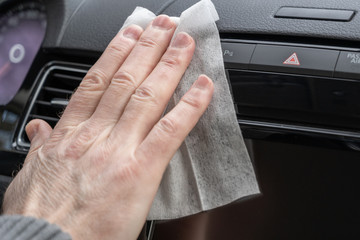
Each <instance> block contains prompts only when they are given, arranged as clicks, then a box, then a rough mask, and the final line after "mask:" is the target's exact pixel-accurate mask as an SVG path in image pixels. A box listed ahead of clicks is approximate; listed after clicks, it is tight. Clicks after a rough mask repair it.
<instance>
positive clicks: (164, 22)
mask: <svg viewBox="0 0 360 240" xmlns="http://www.w3.org/2000/svg"><path fill="white" fill-rule="evenodd" d="M152 25H153V26H154V27H157V28H161V29H165V30H169V29H171V28H172V27H173V26H174V23H173V21H172V20H171V19H170V18H169V17H168V16H166V15H160V16H158V17H156V18H155V19H154V21H153V22H152Z"/></svg>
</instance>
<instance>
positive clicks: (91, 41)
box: [44, 0, 360, 52]
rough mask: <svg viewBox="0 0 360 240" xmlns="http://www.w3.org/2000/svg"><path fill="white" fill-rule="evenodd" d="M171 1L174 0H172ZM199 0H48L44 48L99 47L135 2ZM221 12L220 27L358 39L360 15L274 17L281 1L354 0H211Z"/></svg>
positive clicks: (329, 3)
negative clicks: (343, 19) (344, 19)
mask: <svg viewBox="0 0 360 240" xmlns="http://www.w3.org/2000/svg"><path fill="white" fill-rule="evenodd" d="M172 2H173V3H172ZM195 2H197V0H178V1H166V0H152V1H149V0H133V1H127V0H122V1H120V0H106V1H97V0H87V1H84V0H62V1H59V0H48V1H46V4H47V5H48V6H49V7H48V9H50V10H49V13H50V14H49V15H48V17H49V19H48V22H49V31H48V34H47V37H46V40H45V43H44V46H45V47H47V48H58V49H75V50H90V51H96V52H101V51H103V50H104V48H105V46H106V45H107V43H108V42H109V41H110V40H111V38H112V37H113V36H114V35H115V33H116V32H117V31H118V30H119V28H120V26H121V25H122V24H123V22H124V20H125V19H126V17H127V16H128V15H129V14H130V13H131V12H132V11H133V10H134V8H135V7H136V6H143V7H146V8H148V9H150V10H152V11H154V12H158V11H159V10H162V9H163V6H168V7H167V8H165V10H164V11H163V13H165V14H168V15H171V16H179V14H180V13H181V12H182V11H183V10H184V9H186V8H188V7H189V6H191V5H193V4H194V3H195ZM213 2H214V4H215V6H216V8H217V10H218V12H219V15H220V21H219V22H218V23H217V25H218V28H219V30H220V32H221V33H234V34H256V35H269V34H270V35H283V36H298V37H316V38H327V39H338V40H351V41H359V40H360V31H359V26H360V18H359V17H358V15H355V17H354V18H353V19H352V21H350V22H332V21H319V20H303V19H286V18H275V17H274V15H275V13H276V12H277V11H278V10H279V9H280V8H281V7H284V6H293V7H306V8H327V9H344V8H346V9H350V10H355V11H360V5H359V3H358V1H357V0H317V1H313V0H302V1H294V0H269V1H266V4H264V1H263V0H252V1H248V0H214V1H213Z"/></svg>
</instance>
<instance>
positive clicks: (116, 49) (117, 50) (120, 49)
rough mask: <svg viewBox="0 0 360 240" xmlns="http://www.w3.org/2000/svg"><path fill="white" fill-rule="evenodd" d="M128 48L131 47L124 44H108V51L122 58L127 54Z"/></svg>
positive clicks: (113, 55)
mask: <svg viewBox="0 0 360 240" xmlns="http://www.w3.org/2000/svg"><path fill="white" fill-rule="evenodd" d="M128 49H129V47H128V46H126V45H124V44H119V43H112V44H110V45H109V46H108V48H107V52H108V54H109V55H111V56H112V57H115V58H119V57H120V58H122V57H125V56H126V55H127V53H128Z"/></svg>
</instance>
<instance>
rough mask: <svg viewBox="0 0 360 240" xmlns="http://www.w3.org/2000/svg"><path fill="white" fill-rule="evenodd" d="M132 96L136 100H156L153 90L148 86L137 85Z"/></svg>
mask: <svg viewBox="0 0 360 240" xmlns="http://www.w3.org/2000/svg"><path fill="white" fill-rule="evenodd" d="M133 97H135V98H136V99H138V100H145V101H152V102H155V101H156V97H155V93H154V91H153V90H152V89H151V88H149V87H145V86H142V87H139V88H137V89H136V91H135V93H134V94H133Z"/></svg>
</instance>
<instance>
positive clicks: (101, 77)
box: [79, 68, 107, 90]
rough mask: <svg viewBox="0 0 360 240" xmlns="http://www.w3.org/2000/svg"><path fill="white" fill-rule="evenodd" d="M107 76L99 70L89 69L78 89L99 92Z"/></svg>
mask: <svg viewBox="0 0 360 240" xmlns="http://www.w3.org/2000/svg"><path fill="white" fill-rule="evenodd" d="M106 79H107V75H106V74H105V73H104V72H103V71H102V70H100V69H98V68H95V69H91V70H90V71H89V72H88V73H87V74H86V76H85V77H84V79H83V81H82V82H81V84H80V86H79V89H86V90H100V89H103V86H104V85H105V83H106Z"/></svg>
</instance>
